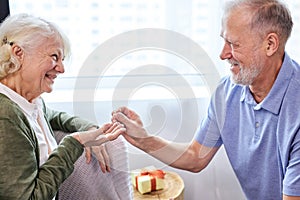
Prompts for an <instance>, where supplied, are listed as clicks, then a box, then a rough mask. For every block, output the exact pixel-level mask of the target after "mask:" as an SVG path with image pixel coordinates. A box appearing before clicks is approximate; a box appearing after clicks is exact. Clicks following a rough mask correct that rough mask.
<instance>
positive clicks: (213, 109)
mask: <svg viewBox="0 0 300 200" xmlns="http://www.w3.org/2000/svg"><path fill="white" fill-rule="evenodd" d="M225 80H226V79H222V80H221V82H220V84H219V85H218V87H217V89H216V91H215V93H214V94H213V95H212V97H211V100H210V103H209V107H208V111H207V115H206V116H205V118H204V119H203V121H202V123H201V125H200V127H199V128H198V129H197V132H196V135H195V140H196V141H198V142H199V143H200V144H202V145H204V146H208V147H220V146H221V145H222V144H223V141H222V138H221V133H220V132H221V130H222V127H223V125H224V120H225V114H226V110H225V109H226V107H225V94H226V92H225V87H224V82H225Z"/></svg>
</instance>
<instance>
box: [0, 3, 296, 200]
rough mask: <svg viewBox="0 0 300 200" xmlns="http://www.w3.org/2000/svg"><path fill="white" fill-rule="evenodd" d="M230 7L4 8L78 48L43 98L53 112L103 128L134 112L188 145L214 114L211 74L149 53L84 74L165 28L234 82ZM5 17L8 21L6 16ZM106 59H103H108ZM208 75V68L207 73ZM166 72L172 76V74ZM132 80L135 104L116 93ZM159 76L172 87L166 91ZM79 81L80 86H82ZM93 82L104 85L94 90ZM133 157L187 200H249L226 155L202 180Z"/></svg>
mask: <svg viewBox="0 0 300 200" xmlns="http://www.w3.org/2000/svg"><path fill="white" fill-rule="evenodd" d="M1 1H3V0H1ZM225 1H226V0H214V1H210V0H184V1H183V0H151V1H149V0H138V1H136V0H114V1H110V0H101V1H98V0H85V1H82V0H52V1H47V0H39V1H34V0H11V1H3V3H5V2H8V3H9V11H10V14H16V13H29V14H33V15H35V16H39V17H42V18H44V19H46V20H48V21H52V22H54V23H56V24H58V25H59V26H60V27H61V28H62V29H63V31H64V32H65V33H66V35H67V36H68V37H69V39H70V41H71V45H72V57H71V60H70V61H68V62H66V66H65V67H66V72H65V73H64V74H63V75H61V76H60V77H59V78H58V79H57V81H56V83H55V88H54V91H53V92H52V93H51V94H46V95H44V98H45V100H46V102H47V105H48V106H50V107H52V108H54V109H59V110H65V111H67V112H68V113H71V114H78V115H81V116H84V117H85V118H88V119H90V120H94V121H96V122H97V123H99V124H102V123H105V122H107V121H109V120H110V113H111V111H112V110H113V109H114V105H127V106H130V107H131V108H133V109H134V110H136V111H137V112H138V113H139V114H140V115H141V117H142V119H143V120H144V122H145V125H146V126H147V127H148V129H149V131H150V132H151V133H152V134H156V135H159V136H162V137H164V138H167V139H170V140H172V141H176V142H189V141H191V139H192V138H193V136H194V132H195V129H196V128H197V126H198V125H199V123H200V122H201V119H202V117H203V116H204V114H205V112H206V109H207V104H208V100H209V97H210V95H211V91H209V90H207V88H208V87H209V86H208V85H207V79H209V78H210V74H205V73H201V72H199V70H197V69H196V68H195V67H194V66H191V63H188V62H186V60H183V59H182V58H181V57H180V55H176V54H172V53H169V52H166V51H162V50H159V49H147V48H142V49H139V50H135V51H132V52H129V53H126V54H124V55H120V56H119V57H118V59H115V60H112V61H111V63H110V65H109V66H108V67H107V66H96V67H95V69H92V70H90V71H89V72H88V73H84V74H83V73H80V70H81V69H82V67H83V66H85V65H84V63H85V62H86V60H87V58H88V57H89V56H90V55H91V54H92V53H93V52H94V51H95V50H96V49H97V47H99V46H101V44H103V43H105V42H106V41H108V40H109V39H111V38H114V37H116V36H118V35H120V34H123V33H125V32H126V31H132V30H137V29H142V28H152V29H154V28H158V29H163V30H169V31H174V32H176V33H178V34H181V35H183V36H185V37H187V38H189V39H190V40H192V41H194V42H195V43H197V44H198V45H199V46H200V47H202V48H203V51H204V52H205V53H206V54H205V55H204V56H205V57H207V56H208V57H209V59H210V60H211V61H212V63H213V67H214V69H213V70H212V71H213V73H215V74H213V76H214V77H222V76H225V75H227V74H228V68H229V67H228V64H227V63H226V62H224V61H221V60H220V59H219V53H220V51H221V48H222V45H223V40H222V39H221V37H220V27H221V26H220V22H221V16H222V12H223V11H222V6H223V4H224V2H225ZM284 2H286V4H287V5H288V7H289V8H290V10H291V13H292V17H293V21H294V30H293V33H292V36H291V38H290V40H289V42H288V45H287V52H288V54H290V55H291V56H292V58H294V59H295V60H296V61H298V62H299V61H300V57H299V54H298V52H300V45H299V44H300V37H299V34H300V27H299V26H300V23H299V21H300V12H299V10H300V1H292V0H285V1H284ZM3 5H4V4H3ZM5 5H8V4H5ZM2 8H4V7H2ZM2 8H1V10H3V9H2ZM3 13H4V14H5V12H2V11H1V14H3ZM153 37H155V36H153ZM132 42H134V41H132ZM174 43H176V41H174ZM112 48H113V47H112ZM99 56H100V59H101V55H99ZM145 65H149V67H151V65H152V66H158V65H159V66H164V67H162V68H159V69H161V70H162V71H158V72H156V73H151V70H150V72H147V71H146V72H145V73H144V74H142V75H143V76H141V74H140V73H136V74H135V73H134V70H135V69H137V68H138V67H140V66H145ZM101 67H102V68H103V67H106V70H105V71H104V72H103V73H101V75H99V73H98V71H97V70H98V68H101ZM205 67H207V66H201V67H200V68H202V69H204V68H205ZM166 68H167V69H172V70H165V69H166ZM128 73H130V78H131V79H130V81H131V82H132V83H135V82H137V80H140V78H141V77H142V79H145V81H144V82H142V83H143V84H138V85H134V84H133V85H131V86H130V87H127V88H126V86H124V87H125V88H123V89H127V91H128V90H129V93H130V95H129V97H128V98H124V96H123V98H121V97H122V95H121V97H120V98H118V97H116V96H118V95H116V93H119V92H122V90H116V86H118V87H120V85H119V84H118V83H120V81H122V80H124V75H125V74H128ZM157 76H160V77H162V78H164V79H168V80H172V81H171V82H170V83H163V84H162V83H160V82H159V81H158V80H159V79H157ZM127 78H128V77H127ZM179 79H185V80H186V83H187V84H185V85H181V84H182V81H176V80H179ZM146 80H147V81H146ZM151 80H153V81H152V83H151ZM78 81H79V82H80V84H77V83H78ZM89 82H93V83H94V82H96V83H97V84H96V85H90V84H88V83H89ZM82 83H87V84H82ZM139 83H140V82H139ZM76 84H77V85H76ZM168 84H170V85H168ZM178 88H180V90H185V89H190V88H191V89H192V91H193V92H192V93H191V94H189V95H187V96H184V97H182V96H180V95H178V94H177V91H179V90H178ZM84 91H85V92H86V91H88V93H92V94H93V95H92V96H93V98H92V99H91V98H85V95H84ZM79 92H82V94H81V96H82V98H75V95H76V94H75V93H77V94H78V93H79ZM87 96H89V95H87ZM119 96H120V95H119ZM90 107H92V110H93V113H91V111H90V110H91V109H90ZM128 152H129V163H130V168H131V169H136V168H141V167H145V166H148V165H154V166H155V167H157V168H162V169H164V170H170V171H175V172H177V173H178V174H180V175H181V177H182V178H183V180H184V182H185V199H189V200H198V199H209V200H215V199H216V200H217V199H222V200H226V199H228V200H229V199H230V200H232V199H244V196H243V194H242V192H241V189H240V186H239V184H238V182H237V181H236V178H235V175H234V173H233V172H232V169H231V167H230V165H229V164H228V160H227V157H226V153H225V151H224V150H223V149H221V150H220V151H219V152H218V154H217V156H216V157H215V158H214V160H213V162H212V163H211V165H210V166H209V167H208V168H207V169H205V170H204V171H203V172H201V173H198V174H193V173H189V172H185V171H182V170H176V169H172V168H170V167H168V166H165V165H164V164H163V163H161V162H159V161H157V160H155V159H153V158H152V157H150V156H148V155H146V154H144V153H143V152H141V151H139V150H137V149H135V148H133V147H131V146H129V149H128Z"/></svg>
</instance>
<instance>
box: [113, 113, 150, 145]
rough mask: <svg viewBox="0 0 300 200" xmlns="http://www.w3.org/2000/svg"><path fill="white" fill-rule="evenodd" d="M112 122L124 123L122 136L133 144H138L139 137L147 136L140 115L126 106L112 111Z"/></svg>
mask: <svg viewBox="0 0 300 200" xmlns="http://www.w3.org/2000/svg"><path fill="white" fill-rule="evenodd" d="M112 122H120V123H121V124H124V126H125V128H126V132H125V133H123V136H124V138H125V139H126V140H127V141H128V142H129V143H131V144H132V145H134V146H139V142H138V141H139V139H141V138H146V137H148V134H147V132H146V130H145V129H144V127H143V122H142V120H141V119H140V116H139V115H138V114H136V113H135V112H134V111H133V110H130V109H129V108H127V107H120V108H119V109H117V110H115V111H113V112H112Z"/></svg>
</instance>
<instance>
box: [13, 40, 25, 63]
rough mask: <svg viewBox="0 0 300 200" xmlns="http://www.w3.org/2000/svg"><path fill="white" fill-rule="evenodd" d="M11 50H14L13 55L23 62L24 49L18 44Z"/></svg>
mask: <svg viewBox="0 0 300 200" xmlns="http://www.w3.org/2000/svg"><path fill="white" fill-rule="evenodd" d="M11 48H12V54H13V55H14V56H15V57H16V58H17V59H18V60H19V62H22V60H23V58H24V51H23V49H22V48H21V47H20V46H18V45H16V44H13V45H12V47H11Z"/></svg>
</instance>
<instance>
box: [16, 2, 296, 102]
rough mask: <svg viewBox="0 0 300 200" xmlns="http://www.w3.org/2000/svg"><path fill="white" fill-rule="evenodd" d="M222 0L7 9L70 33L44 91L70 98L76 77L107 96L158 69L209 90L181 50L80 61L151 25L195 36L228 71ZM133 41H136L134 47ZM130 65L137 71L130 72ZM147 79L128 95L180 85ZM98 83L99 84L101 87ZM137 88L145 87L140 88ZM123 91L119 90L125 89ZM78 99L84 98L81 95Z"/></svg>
mask: <svg viewBox="0 0 300 200" xmlns="http://www.w3.org/2000/svg"><path fill="white" fill-rule="evenodd" d="M224 1H225V0H219V1H208V0H186V1H181V0H163V1H162V0H151V1H149V0H139V1H133V0H114V1H109V0H103V1H98V0H88V1H81V0H53V1H46V0H40V1H33V0H14V1H10V12H11V14H15V13H20V12H27V13H31V14H33V15H35V16H40V17H43V18H45V19H47V20H49V21H53V22H55V23H57V24H58V25H59V26H60V27H61V28H62V29H63V30H64V32H65V33H66V34H67V35H68V36H69V38H70V41H71V44H72V52H73V56H72V59H71V62H70V63H68V65H67V66H66V72H65V74H64V75H62V76H61V77H60V78H59V79H58V80H57V83H56V84H55V90H54V92H53V93H52V94H51V95H48V94H46V95H45V98H46V99H47V100H48V101H50V102H61V101H67V102H71V101H73V100H74V99H73V98H74V97H73V92H74V88H75V87H76V83H78V80H80V81H79V82H86V83H87V82H90V81H91V82H92V83H93V84H94V85H88V84H77V85H80V86H79V87H80V88H76V89H78V91H81V92H83V91H85V92H89V91H90V92H91V91H95V98H97V99H98V100H110V99H111V97H109V96H112V95H113V90H115V87H116V86H118V87H119V89H120V90H122V89H126V88H124V87H121V85H120V84H119V85H118V82H119V81H120V80H122V79H123V78H124V76H125V75H128V76H127V78H128V79H129V78H130V77H131V79H130V81H129V82H130V83H135V82H138V81H140V80H139V79H141V77H143V76H141V73H142V72H143V73H142V74H143V75H145V74H147V75H148V76H147V77H144V78H145V79H144V80H148V82H151V81H150V80H151V79H152V80H154V81H152V82H155V80H158V79H159V76H157V75H160V76H161V75H162V76H164V78H166V79H168V80H169V81H170V82H172V83H173V84H176V80H177V79H178V78H182V77H183V78H184V79H186V81H187V84H188V85H190V86H191V87H192V89H193V91H194V93H195V96H196V97H203V96H207V95H209V93H207V91H206V89H205V88H203V84H204V83H205V78H206V77H204V76H209V74H205V73H202V72H200V73H199V70H198V71H197V69H196V70H195V68H193V66H191V63H189V62H188V60H184V58H183V57H182V56H180V55H178V52H177V53H176V52H171V51H167V50H166V49H163V50H162V49H159V48H146V47H140V48H139V49H138V48H136V49H132V50H131V51H130V50H128V49H127V51H125V50H124V51H125V52H120V55H119V56H117V57H115V58H114V59H113V60H111V62H110V63H107V64H109V66H98V65H95V66H94V69H90V68H93V67H92V66H89V72H87V73H82V69H83V68H84V67H85V63H86V60H87V59H89V56H90V55H91V54H92V53H93V51H94V50H95V49H97V48H98V47H99V46H101V45H102V44H105V43H107V41H110V40H111V39H115V38H118V36H120V35H122V34H124V33H126V32H127V31H133V30H137V29H144V28H150V29H163V30H166V31H172V32H173V31H174V32H176V33H178V37H179V36H183V37H186V38H188V39H190V40H191V41H194V42H195V43H197V44H198V45H199V46H200V47H202V48H203V50H204V52H205V53H207V54H208V56H209V58H210V59H211V61H212V62H213V64H214V67H215V68H216V70H215V71H214V72H215V73H218V75H221V76H223V75H224V74H226V73H228V72H227V67H226V66H225V65H226V63H225V62H223V61H220V59H219V57H218V56H219V53H220V50H221V47H222V44H223V41H222V40H221V38H220V37H219V32H220V19H221V15H222V4H223V2H224ZM286 2H287V4H288V6H289V7H290V9H291V12H292V14H293V18H294V22H297V21H300V15H299V14H298V13H299V12H298V11H297V10H299V8H300V2H298V1H292V0H287V1H286ZM299 32H300V28H299V24H297V23H295V27H294V31H293V34H292V37H291V38H290V41H289V43H288V46H287V51H288V53H289V54H290V55H292V56H293V57H294V58H296V59H298V55H297V54H296V52H299V51H300V46H299V45H297V44H299V43H300V38H299V37H296V35H299ZM128 37H129V36H128ZM131 37H132V36H131ZM149 37H150V38H152V39H153V38H154V39H155V37H161V35H155V33H154V35H152V36H149ZM134 42H137V41H135V40H132V41H131V43H134ZM177 42H178V41H176V40H175V41H173V43H174V44H173V45H174V48H175V46H176V45H182V44H177ZM133 46H134V45H133ZM138 46H139V45H138V44H137V45H136V46H134V47H138ZM165 47H167V48H173V47H169V46H168V44H166V46H165ZM114 48H115V49H114ZM125 49H126V48H125ZM110 50H111V51H117V50H119V47H114V46H111V47H110ZM109 53H111V54H113V53H114V52H109V51H107V52H104V54H109ZM190 53H191V54H192V53H193V52H190ZM99 57H100V58H98V59H101V58H102V57H103V54H102V55H99ZM151 65H152V67H153V66H156V67H157V69H158V70H157V71H153V70H151V67H150V66H151ZM141 66H143V68H140V69H141V70H136V69H137V68H138V67H141ZM147 66H148V67H149V68H148V69H149V71H148V70H147ZM194 67H195V66H194ZM103 68H105V69H103ZM145 69H146V70H145ZM169 69H170V70H169ZM134 70H135V71H136V73H137V74H133V71H134ZM159 70H162V71H159ZM172 70H173V71H172ZM100 71H101V73H100ZM104 72H105V73H104ZM129 75H130V76H129ZM142 79H143V78H142ZM140 82H141V81H140ZM162 84H164V83H162ZM150 85H151V84H145V85H144V86H145V87H144V86H143V85H141V86H137V87H136V88H134V91H131V98H135V99H148V98H152V99H161V98H170V96H172V95H174V91H172V89H174V88H173V87H178V88H180V87H181V86H182V85H177V86H174V85H171V86H170V87H169V90H168V88H167V87H161V86H162V85H160V84H153V85H152V87H150ZM146 86H147V87H146ZM95 87H96V88H95ZM151 88H152V89H153V88H156V89H157V90H158V91H160V92H154V93H153V92H152V91H153V90H152V89H151ZM99 89H103V90H101V92H100V90H99ZM127 89H128V88H127ZM131 89H132V88H131ZM142 89H144V90H143V91H142ZM122 91H123V92H124V90H122ZM129 92H130V91H129ZM125 93H126V92H125ZM82 96H85V95H82ZM175 98H176V97H175ZM78 100H79V99H78ZM82 100H84V97H83V99H82Z"/></svg>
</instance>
